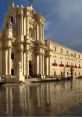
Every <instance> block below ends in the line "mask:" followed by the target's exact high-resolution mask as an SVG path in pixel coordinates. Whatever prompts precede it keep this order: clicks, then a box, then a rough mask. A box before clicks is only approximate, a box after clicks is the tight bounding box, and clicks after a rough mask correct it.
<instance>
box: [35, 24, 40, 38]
mask: <svg viewBox="0 0 82 117" xmlns="http://www.w3.org/2000/svg"><path fill="white" fill-rule="evenodd" d="M36 32H37V40H39V39H40V38H39V25H38V24H37V31H36Z"/></svg>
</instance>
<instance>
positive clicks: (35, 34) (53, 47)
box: [0, 3, 82, 82]
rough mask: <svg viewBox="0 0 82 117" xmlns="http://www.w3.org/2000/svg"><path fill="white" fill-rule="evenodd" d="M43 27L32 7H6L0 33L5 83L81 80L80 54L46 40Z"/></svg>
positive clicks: (0, 65)
mask: <svg viewBox="0 0 82 117" xmlns="http://www.w3.org/2000/svg"><path fill="white" fill-rule="evenodd" d="M44 25H45V18H44V16H43V15H42V14H40V13H37V12H36V11H35V10H34V8H33V7H32V5H30V6H28V7H23V6H22V5H21V6H18V5H17V6H14V4H13V3H12V4H9V8H8V13H7V14H6V15H5V16H4V24H3V28H2V31H1V33H0V75H4V76H5V78H6V80H7V81H10V82H11V81H13V82H18V81H24V82H25V79H28V77H31V78H34V77H40V78H47V77H48V78H51V77H54V78H55V77H56V76H60V77H61V76H64V77H67V76H73V77H80V76H82V53H80V52H78V51H75V50H72V49H70V48H67V47H64V46H62V45H60V44H57V43H55V42H53V41H52V40H51V39H50V38H49V39H47V40H46V39H45V37H44Z"/></svg>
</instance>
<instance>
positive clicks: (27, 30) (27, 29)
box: [26, 15, 29, 37]
mask: <svg viewBox="0 0 82 117" xmlns="http://www.w3.org/2000/svg"><path fill="white" fill-rule="evenodd" d="M26 35H27V36H28V37H29V26H28V16H27V15H26Z"/></svg>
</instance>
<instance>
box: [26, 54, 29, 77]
mask: <svg viewBox="0 0 82 117" xmlns="http://www.w3.org/2000/svg"><path fill="white" fill-rule="evenodd" d="M28 76H29V55H28V52H26V77H28Z"/></svg>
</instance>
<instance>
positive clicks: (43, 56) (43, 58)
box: [42, 55, 45, 76]
mask: <svg viewBox="0 0 82 117" xmlns="http://www.w3.org/2000/svg"><path fill="white" fill-rule="evenodd" d="M42 72H43V73H42V75H43V76H44V75H45V74H44V55H42Z"/></svg>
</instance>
